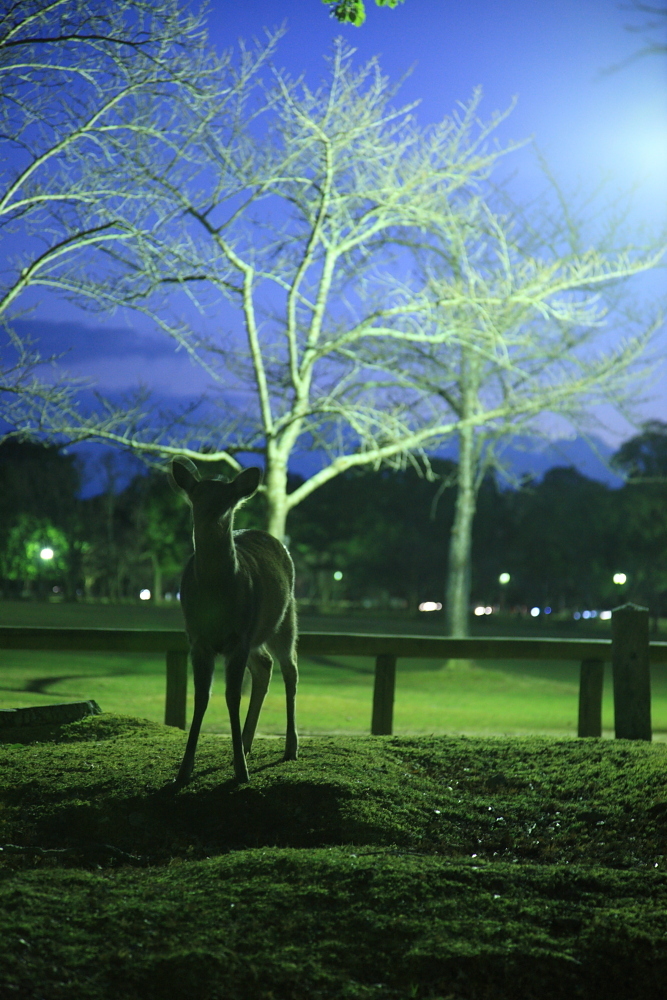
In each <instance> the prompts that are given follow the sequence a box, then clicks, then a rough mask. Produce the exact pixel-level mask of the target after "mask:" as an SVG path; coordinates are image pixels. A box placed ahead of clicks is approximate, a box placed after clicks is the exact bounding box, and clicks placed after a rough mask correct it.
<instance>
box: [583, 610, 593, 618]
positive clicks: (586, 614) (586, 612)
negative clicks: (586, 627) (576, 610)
mask: <svg viewBox="0 0 667 1000" xmlns="http://www.w3.org/2000/svg"><path fill="white" fill-rule="evenodd" d="M581 617H582V618H590V617H591V613H590V611H582V612H581Z"/></svg>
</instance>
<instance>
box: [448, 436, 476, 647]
mask: <svg viewBox="0 0 667 1000" xmlns="http://www.w3.org/2000/svg"><path fill="white" fill-rule="evenodd" d="M475 473H476V454H475V432H474V430H473V428H471V427H466V428H464V430H462V431H461V433H460V434H459V471H458V482H457V491H456V507H455V510H454V524H453V525H452V534H451V538H450V541H449V567H448V571H447V594H446V598H445V621H446V625H447V634H448V635H451V636H466V635H468V634H469V629H468V605H469V603H470V559H471V552H472V522H473V518H474V516H475V507H476V505H477V491H476V488H475Z"/></svg>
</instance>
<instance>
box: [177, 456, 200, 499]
mask: <svg viewBox="0 0 667 1000" xmlns="http://www.w3.org/2000/svg"><path fill="white" fill-rule="evenodd" d="M196 472H197V469H196V466H195V465H194V463H193V462H188V464H187V465H186V464H185V462H183V461H173V462H172V463H171V474H172V476H173V479H174V482H175V483H176V485H177V486H179V487H180V488H181V489H182V490H184V492H185V493H187V494H188V496H189V495H190V493H192V490H193V489H194V487H195V486H196V484H197V483H198V482H199V477H198V476H197V475H196Z"/></svg>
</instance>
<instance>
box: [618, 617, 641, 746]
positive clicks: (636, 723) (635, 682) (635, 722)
mask: <svg viewBox="0 0 667 1000" xmlns="http://www.w3.org/2000/svg"><path fill="white" fill-rule="evenodd" d="M611 660H612V669H613V673H614V719H615V726H616V739H619V740H650V739H651V668H650V660H649V638H648V608H641V607H639V606H638V605H637V604H623V605H622V606H621V607H620V608H615V609H614V611H613V612H612V618H611Z"/></svg>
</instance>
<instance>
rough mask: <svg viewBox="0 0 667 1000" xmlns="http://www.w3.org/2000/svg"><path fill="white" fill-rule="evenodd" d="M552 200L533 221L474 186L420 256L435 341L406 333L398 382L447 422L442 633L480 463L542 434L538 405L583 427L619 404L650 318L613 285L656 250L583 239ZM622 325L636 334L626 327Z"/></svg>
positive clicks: (453, 600)
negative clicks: (426, 271) (603, 408)
mask: <svg viewBox="0 0 667 1000" xmlns="http://www.w3.org/2000/svg"><path fill="white" fill-rule="evenodd" d="M557 193H558V192H557ZM563 208H564V211H563V213H562V214H560V213H559V212H558V211H557V210H553V211H552V212H551V214H550V215H549V214H547V213H544V214H543V215H542V217H541V220H540V223H539V224H538V225H537V227H536V226H535V225H534V224H531V223H529V222H528V220H527V219H525V218H524V219H521V217H519V218H518V219H517V218H515V219H513V218H511V217H510V216H509V215H503V214H501V213H498V212H494V211H492V210H491V208H490V207H489V204H488V202H487V201H485V200H484V199H483V198H481V197H480V198H477V199H473V200H471V201H470V202H469V203H468V206H467V212H466V213H461V212H454V213H452V212H444V213H443V215H442V219H441V224H440V228H439V234H437V237H436V240H435V241H434V244H433V247H432V248H431V253H430V255H429V258H428V267H430V268H431V277H430V287H431V292H432V303H433V312H432V314H431V316H430V322H431V323H432V324H433V325H434V326H435V327H436V328H437V329H438V330H440V331H441V332H442V335H443V336H442V338H441V339H442V344H440V343H434V344H422V343H420V344H418V345H416V347H415V348H413V349H412V350H411V352H410V354H409V355H407V354H406V356H405V358H404V361H403V364H402V365H401V370H402V372H403V379H404V385H405V386H406V389H408V388H410V389H412V388H414V387H415V386H416V387H417V389H418V391H420V392H422V393H429V394H432V395H433V396H435V397H437V398H438V400H439V401H441V402H442V403H443V405H444V406H445V407H446V408H447V410H448V411H449V413H450V414H451V419H452V420H453V421H456V422H457V427H456V428H455V430H454V437H455V438H456V441H457V443H458V472H457V477H456V482H455V488H456V506H455V517H454V524H453V528H452V535H451V540H450V548H449V560H448V576H447V592H446V618H447V628H448V631H449V633H450V634H451V635H458V636H461V635H467V634H468V614H469V604H470V566H471V546H472V527H473V519H474V515H475V509H476V502H477V494H478V490H479V487H480V485H481V483H482V480H483V478H484V475H485V474H486V472H487V471H488V470H489V469H490V468H493V467H501V455H500V451H501V449H502V447H503V445H505V444H507V443H508V442H509V441H511V440H512V439H513V438H516V437H517V436H518V435H520V434H530V435H533V436H534V435H539V434H541V433H544V432H545V431H546V430H547V428H546V426H545V417H547V415H551V416H552V417H553V416H554V415H556V416H557V417H558V418H560V419H561V420H563V419H564V420H565V421H567V423H568V424H569V425H570V426H574V427H575V428H577V430H590V429H591V424H592V420H593V417H592V412H594V408H595V407H596V405H600V404H612V405H613V406H616V407H617V408H620V409H621V410H623V411H624V412H626V413H627V412H628V409H629V404H630V401H631V400H632V399H633V398H634V399H637V395H638V394H637V384H638V382H639V381H640V380H641V378H642V376H644V375H645V374H646V370H647V367H648V361H647V360H646V355H645V349H646V346H647V343H648V340H649V339H650V337H651V335H652V333H653V332H654V330H655V329H656V328H657V326H658V325H660V319H654V320H653V321H650V322H646V323H643V324H642V323H641V322H639V323H637V322H635V323H634V324H632V323H631V321H630V320H629V318H628V316H627V314H626V312H625V310H624V309H623V308H622V301H623V300H622V299H620V297H619V295H618V291H619V286H621V285H623V284H625V283H626V282H627V280H628V279H629V278H631V277H632V276H633V275H636V274H638V273H640V272H642V271H645V270H647V269H649V268H652V267H654V266H655V265H656V264H657V263H658V262H659V261H660V259H661V257H662V251H660V250H659V251H657V252H645V253H640V252H636V251H633V250H632V249H631V248H630V249H628V250H627V251H625V252H623V251H620V252H616V253H612V252H605V251H604V250H603V249H596V248H595V247H591V248H589V249H586V250H582V249H581V247H580V236H579V232H578V230H577V228H576V226H575V225H574V222H573V218H572V215H571V213H570V214H569V215H568V214H567V208H566V206H565V205H564V204H563ZM436 261H437V263H436ZM632 326H634V328H635V334H634V335H633V336H627V335H626V334H627V332H628V329H631V328H632ZM619 330H620V332H621V336H619ZM614 334H615V336H614Z"/></svg>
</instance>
